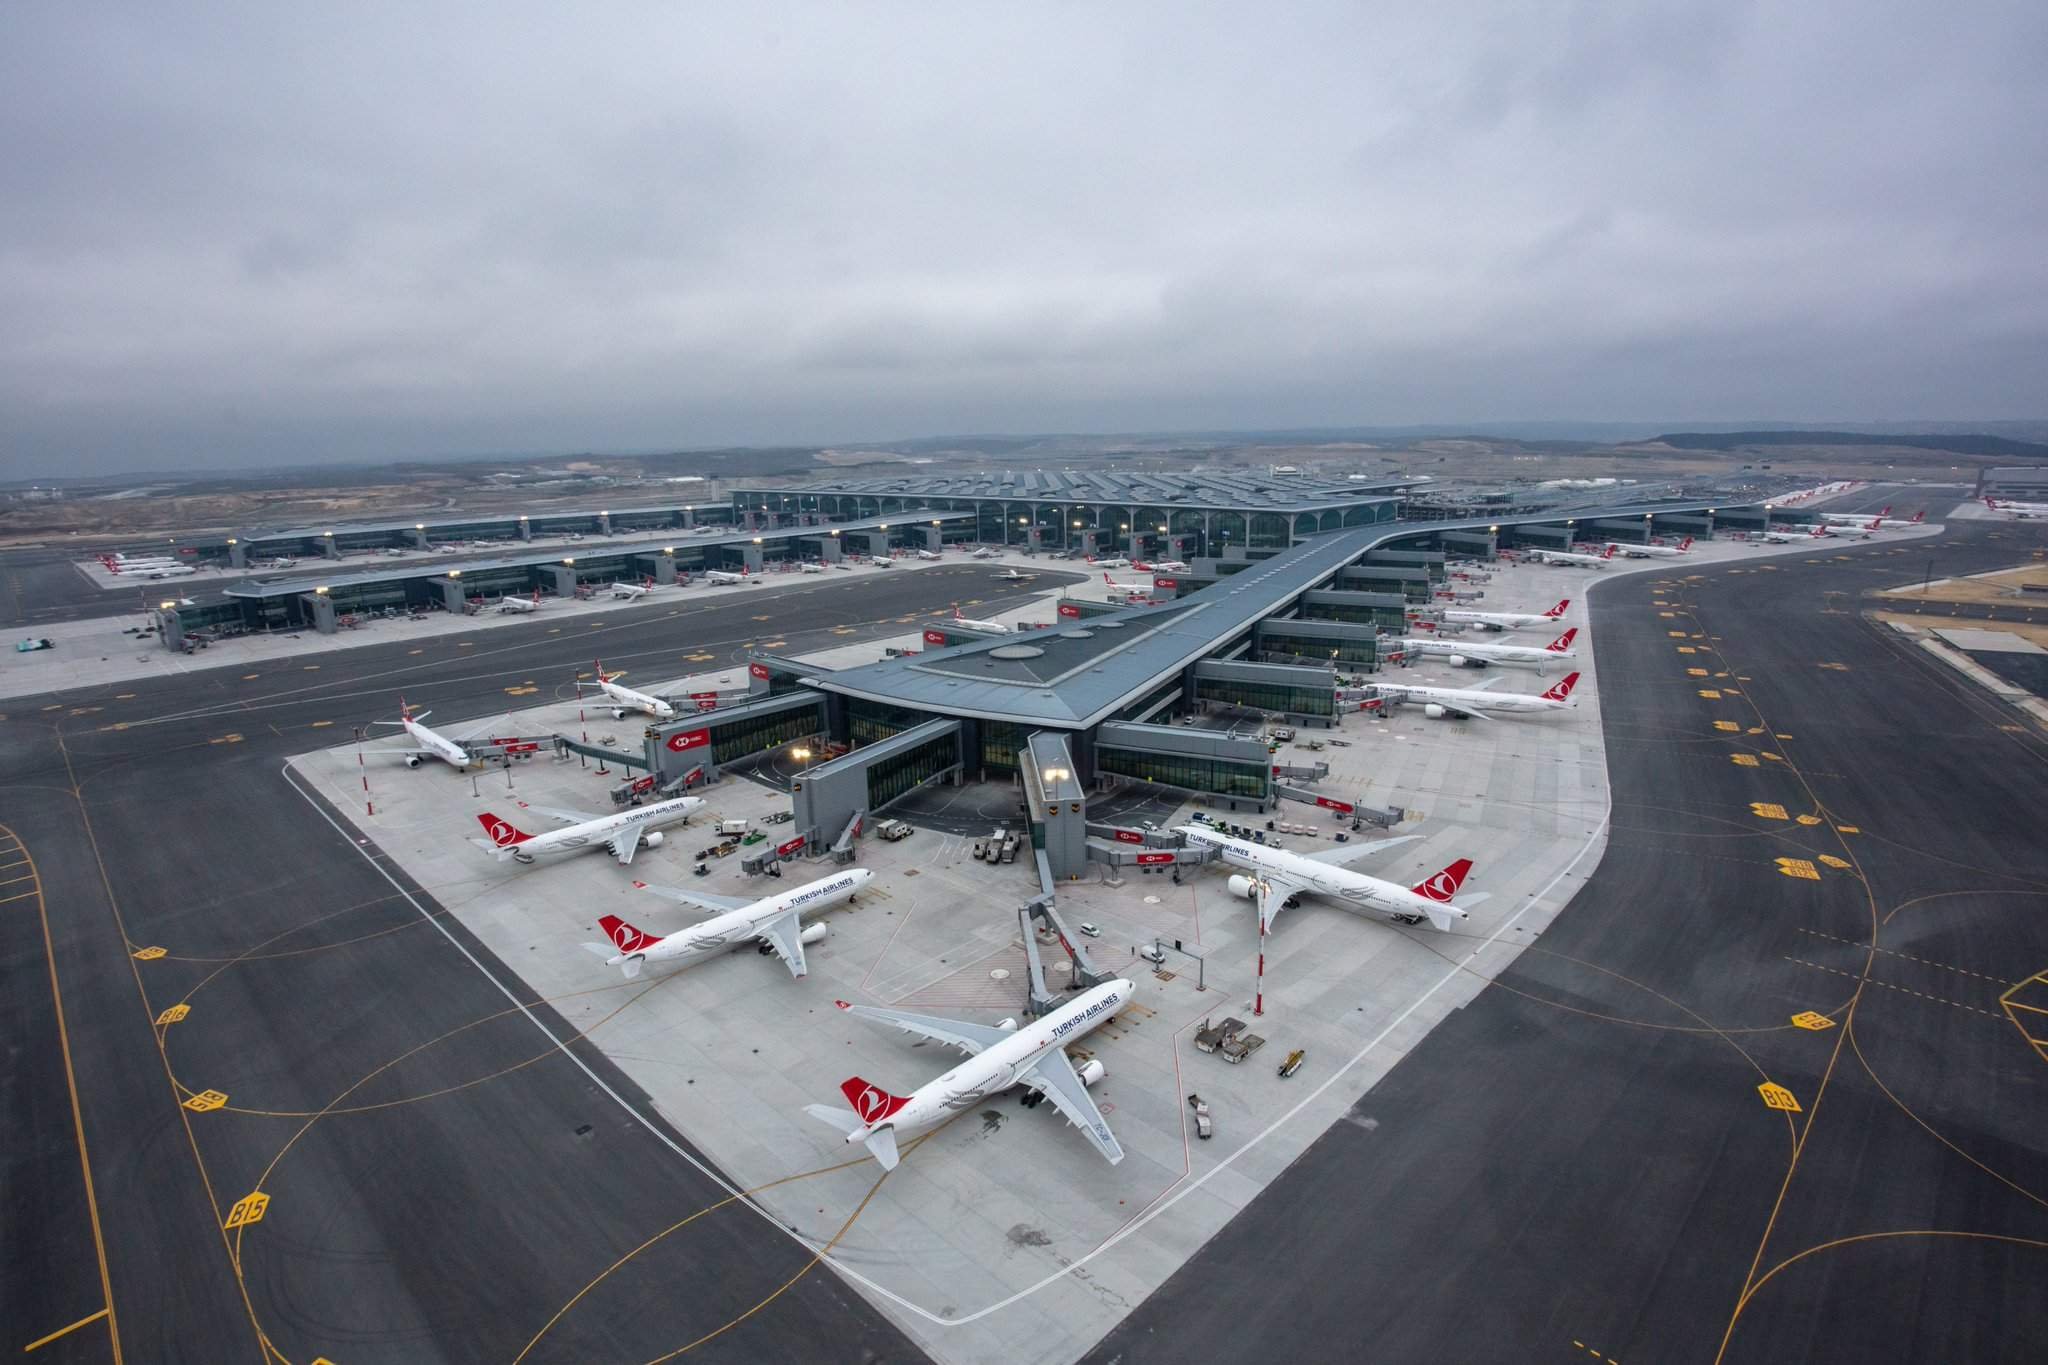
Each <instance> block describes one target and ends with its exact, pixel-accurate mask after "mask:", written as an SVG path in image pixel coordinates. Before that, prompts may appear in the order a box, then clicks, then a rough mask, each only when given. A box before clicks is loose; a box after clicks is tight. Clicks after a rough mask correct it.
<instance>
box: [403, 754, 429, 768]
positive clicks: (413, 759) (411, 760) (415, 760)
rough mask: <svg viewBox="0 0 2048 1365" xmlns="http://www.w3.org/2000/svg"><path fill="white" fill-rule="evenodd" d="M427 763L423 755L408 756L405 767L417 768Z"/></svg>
mask: <svg viewBox="0 0 2048 1365" xmlns="http://www.w3.org/2000/svg"><path fill="white" fill-rule="evenodd" d="M426 761H427V760H426V757H425V756H424V755H422V754H407V755H406V756H405V766H406V767H408V768H417V767H419V766H420V764H422V763H424V762H426Z"/></svg>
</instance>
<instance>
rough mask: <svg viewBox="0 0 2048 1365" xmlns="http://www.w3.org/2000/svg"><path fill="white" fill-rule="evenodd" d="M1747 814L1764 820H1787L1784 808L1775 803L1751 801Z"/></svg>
mask: <svg viewBox="0 0 2048 1365" xmlns="http://www.w3.org/2000/svg"><path fill="white" fill-rule="evenodd" d="M1749 813H1750V814H1751V815H1757V816H1761V817H1763V818H1764V819H1766V820H1783V819H1786V818H1787V817H1786V815H1785V808H1784V807H1783V806H1781V805H1779V804H1778V803H1777V802H1775V801H1752V802H1750V803H1749Z"/></svg>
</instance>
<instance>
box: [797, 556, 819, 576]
mask: <svg viewBox="0 0 2048 1365" xmlns="http://www.w3.org/2000/svg"><path fill="white" fill-rule="evenodd" d="M796 567H797V569H798V570H799V571H800V572H802V573H823V572H825V566H824V565H823V564H820V563H819V562H818V561H817V560H815V559H806V560H805V561H804V562H803V563H801V564H799V565H797V566H796Z"/></svg>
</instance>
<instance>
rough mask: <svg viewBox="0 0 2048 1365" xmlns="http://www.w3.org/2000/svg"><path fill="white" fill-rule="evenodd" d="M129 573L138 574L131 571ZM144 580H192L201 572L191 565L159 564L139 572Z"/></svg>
mask: <svg viewBox="0 0 2048 1365" xmlns="http://www.w3.org/2000/svg"><path fill="white" fill-rule="evenodd" d="M128 572H136V571H135V570H129V571H128ZM139 572H140V573H141V574H142V576H143V577H144V578H150V579H156V578H190V577H191V576H192V575H194V574H196V573H198V572H199V570H197V569H195V568H193V567H192V566H191V565H190V564H158V565H153V566H151V567H149V568H147V569H143V570H140V571H139Z"/></svg>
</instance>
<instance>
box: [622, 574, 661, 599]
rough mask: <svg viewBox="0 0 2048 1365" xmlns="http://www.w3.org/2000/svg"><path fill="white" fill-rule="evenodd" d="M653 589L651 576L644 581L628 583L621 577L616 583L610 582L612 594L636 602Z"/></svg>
mask: <svg viewBox="0 0 2048 1365" xmlns="http://www.w3.org/2000/svg"><path fill="white" fill-rule="evenodd" d="M653 591H654V580H653V579H651V578H650V579H648V580H647V581H646V582H644V583H628V582H626V581H625V580H624V579H621V580H620V581H618V582H617V583H614V584H612V596H613V597H614V598H619V599H623V600H625V601H628V602H638V601H639V600H640V599H641V598H643V597H645V596H647V594H648V593H651V592H653Z"/></svg>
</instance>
